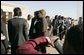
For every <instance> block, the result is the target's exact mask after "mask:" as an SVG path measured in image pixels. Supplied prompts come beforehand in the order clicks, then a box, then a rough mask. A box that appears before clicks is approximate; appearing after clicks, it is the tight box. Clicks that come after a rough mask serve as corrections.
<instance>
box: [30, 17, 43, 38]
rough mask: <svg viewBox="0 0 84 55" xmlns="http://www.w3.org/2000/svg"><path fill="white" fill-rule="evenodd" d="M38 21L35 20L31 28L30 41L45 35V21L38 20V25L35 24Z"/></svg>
mask: <svg viewBox="0 0 84 55" xmlns="http://www.w3.org/2000/svg"><path fill="white" fill-rule="evenodd" d="M36 20H37V19H36V18H33V19H32V22H31V27H30V31H29V36H30V39H31V38H33V39H34V38H37V37H39V36H43V35H44V34H43V20H42V19H39V20H37V22H36V24H34V23H35V21H36ZM34 30H35V33H34Z"/></svg>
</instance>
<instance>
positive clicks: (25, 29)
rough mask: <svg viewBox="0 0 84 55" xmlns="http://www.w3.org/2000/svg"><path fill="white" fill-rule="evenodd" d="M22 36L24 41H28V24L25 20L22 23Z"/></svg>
mask: <svg viewBox="0 0 84 55" xmlns="http://www.w3.org/2000/svg"><path fill="white" fill-rule="evenodd" d="M23 34H24V38H25V40H28V23H27V21H26V20H25V21H24V27H23Z"/></svg>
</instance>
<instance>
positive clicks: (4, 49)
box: [1, 9, 9, 54]
mask: <svg viewBox="0 0 84 55" xmlns="http://www.w3.org/2000/svg"><path fill="white" fill-rule="evenodd" d="M2 18H3V10H2V9H1V35H3V36H5V39H4V40H2V39H1V49H2V50H1V54H6V53H7V49H8V43H9V42H8V39H7V32H6V24H5V23H4V22H3V20H2ZM3 36H1V37H2V38H3Z"/></svg>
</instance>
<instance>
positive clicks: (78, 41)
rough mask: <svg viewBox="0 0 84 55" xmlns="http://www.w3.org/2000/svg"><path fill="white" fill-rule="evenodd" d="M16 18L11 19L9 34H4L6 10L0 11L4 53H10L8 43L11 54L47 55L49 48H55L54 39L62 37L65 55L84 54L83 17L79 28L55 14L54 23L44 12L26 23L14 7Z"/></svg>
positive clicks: (37, 13)
mask: <svg viewBox="0 0 84 55" xmlns="http://www.w3.org/2000/svg"><path fill="white" fill-rule="evenodd" d="M13 12H14V16H13V18H12V19H9V20H8V24H7V25H8V35H9V41H8V39H7V34H6V31H5V23H4V22H3V20H2V17H3V10H2V9H1V54H7V51H8V49H9V43H10V45H11V54H48V53H46V46H47V45H49V44H50V45H51V46H53V44H54V42H53V43H52V36H59V39H60V40H61V41H62V39H63V37H64V35H65V41H64V44H63V54H66V53H73V54H74V53H75V54H77V53H79V54H81V53H83V46H82V45H83V18H82V17H80V18H79V22H78V25H76V26H75V25H74V24H73V19H72V18H70V17H67V18H66V17H64V16H61V15H55V17H54V19H53V21H51V19H50V16H46V11H45V10H44V9H41V10H38V11H35V12H34V17H32V16H31V15H30V14H28V16H27V20H26V19H25V18H22V17H21V16H22V11H21V9H20V8H19V7H16V8H14V10H13ZM56 40H57V39H55V40H54V41H56Z"/></svg>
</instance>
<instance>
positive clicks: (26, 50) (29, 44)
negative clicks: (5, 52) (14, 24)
mask: <svg viewBox="0 0 84 55" xmlns="http://www.w3.org/2000/svg"><path fill="white" fill-rule="evenodd" d="M42 43H48V41H47V39H46V38H45V37H39V38H36V39H32V40H28V41H26V42H25V43H23V44H22V45H21V46H20V47H19V48H18V49H17V51H16V53H17V54H47V53H41V52H39V51H37V50H36V49H35V47H37V45H39V44H42Z"/></svg>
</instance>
